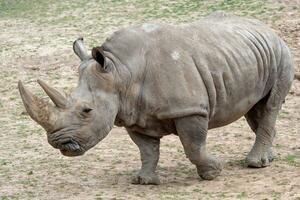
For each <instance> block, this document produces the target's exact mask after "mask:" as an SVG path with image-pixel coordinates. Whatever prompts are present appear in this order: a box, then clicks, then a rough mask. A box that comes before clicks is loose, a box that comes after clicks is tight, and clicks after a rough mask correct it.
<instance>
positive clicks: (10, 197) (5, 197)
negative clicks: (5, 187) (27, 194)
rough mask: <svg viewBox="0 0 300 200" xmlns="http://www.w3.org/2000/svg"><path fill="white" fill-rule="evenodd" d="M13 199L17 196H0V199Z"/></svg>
mask: <svg viewBox="0 0 300 200" xmlns="http://www.w3.org/2000/svg"><path fill="white" fill-rule="evenodd" d="M13 199H18V198H17V197H15V196H11V195H9V196H0V200H13Z"/></svg>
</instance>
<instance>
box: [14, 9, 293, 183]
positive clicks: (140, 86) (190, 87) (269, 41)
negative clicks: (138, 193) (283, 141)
mask: <svg viewBox="0 0 300 200" xmlns="http://www.w3.org/2000/svg"><path fill="white" fill-rule="evenodd" d="M73 50H74V52H75V54H76V55H77V56H78V57H79V58H80V60H81V63H80V66H79V82H78V86H77V87H76V88H75V89H74V91H73V92H72V93H71V94H70V95H68V97H66V96H65V95H63V94H61V93H60V92H59V91H58V90H56V89H54V88H52V87H50V86H49V85H47V84H46V83H45V82H43V81H41V80H38V83H39V84H40V86H41V87H42V88H43V89H44V91H45V92H46V93H47V95H48V96H49V97H50V99H51V100H52V101H53V103H54V104H51V103H49V102H47V101H45V100H43V99H41V98H39V97H37V96H35V95H34V94H32V93H31V92H30V91H29V90H27V89H26V88H25V87H24V85H23V84H22V82H21V81H19V84H18V87H19V91H20V94H21V97H22V100H23V104H24V106H25V108H26V110H27V112H28V114H29V115H30V117H31V118H32V119H33V120H35V121H36V122H37V123H38V124H40V125H41V126H42V127H43V128H44V129H45V130H46V132H47V138H48V142H49V143H50V144H51V145H52V146H53V147H54V148H57V149H59V150H60V151H61V153H62V154H63V155H65V156H79V155H83V154H84V153H85V152H86V151H87V150H89V149H90V148H92V147H93V146H95V145H96V144H97V143H98V142H99V141H101V140H102V139H103V138H104V137H106V136H107V134H108V133H109V132H110V130H111V129H112V128H113V126H114V125H116V126H122V127H125V128H126V130H127V132H128V134H129V136H130V137H131V139H132V140H133V142H134V143H135V144H136V145H137V146H138V148H139V150H140V155H141V161H142V166H141V169H140V171H139V172H138V173H137V174H136V175H134V177H133V179H132V183H134V184H159V183H160V181H159V178H158V176H157V174H156V172H155V169H156V166H157V163H158V160H159V144H160V138H162V137H163V136H165V135H168V134H175V135H177V136H179V139H180V141H181V143H182V145H183V148H184V151H185V154H186V156H187V158H188V159H189V160H190V161H191V162H192V163H193V164H194V165H196V168H197V172H198V175H199V176H200V177H201V178H202V179H205V180H211V179H213V178H215V177H216V176H218V175H220V173H221V169H222V164H221V162H220V161H218V160H217V159H216V158H215V157H213V156H211V155H210V154H209V153H208V152H207V151H206V147H205V146H206V136H207V132H208V130H209V129H213V128H217V127H221V126H225V125H227V124H229V123H232V122H234V121H236V120H238V119H239V118H241V117H242V116H245V118H246V121H247V122H248V124H249V126H250V127H251V129H252V130H253V132H254V133H255V134H256V139H255V142H254V145H253V147H252V149H251V151H250V153H249V154H248V155H247V157H246V163H247V166H249V167H257V168H260V167H265V166H268V165H269V164H270V162H271V161H272V160H273V154H272V150H271V147H272V141H273V139H274V136H275V121H276V118H277V115H278V112H279V110H280V109H281V105H282V103H283V102H284V100H285V97H286V95H287V94H288V91H289V89H290V86H291V83H292V80H293V76H294V75H293V73H294V70H293V63H292V58H291V54H290V51H289V49H288V47H287V45H286V44H285V43H284V41H283V40H282V39H281V38H280V37H279V36H277V35H276V34H275V33H274V32H273V31H272V30H271V29H270V28H268V27H267V26H266V25H264V24H263V23H261V22H260V21H258V20H255V19H245V18H243V17H238V16H234V15H231V14H226V13H222V12H217V13H213V14H211V15H208V16H206V17H204V18H202V19H200V20H198V21H195V22H192V23H188V24H181V25H169V24H165V23H156V22H149V23H144V24H141V25H136V26H130V27H127V28H123V29H121V30H118V31H116V32H115V33H113V34H112V35H111V36H110V37H108V38H107V39H106V41H105V42H104V43H103V44H102V45H101V46H98V47H94V48H92V50H91V53H88V51H87V49H86V48H85V46H84V43H83V39H82V38H79V39H77V40H76V41H75V42H74V43H73Z"/></svg>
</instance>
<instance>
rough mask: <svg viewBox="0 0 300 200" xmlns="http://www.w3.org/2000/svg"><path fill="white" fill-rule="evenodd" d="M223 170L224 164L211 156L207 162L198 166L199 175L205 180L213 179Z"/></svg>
mask: <svg viewBox="0 0 300 200" xmlns="http://www.w3.org/2000/svg"><path fill="white" fill-rule="evenodd" d="M221 171H222V164H221V163H220V162H219V161H218V160H216V159H215V158H212V157H211V158H210V159H209V160H207V162H206V163H205V164H201V165H198V166H197V172H198V174H199V176H200V177H201V178H202V179H204V180H212V179H214V178H216V177H217V176H219V175H220V174H221Z"/></svg>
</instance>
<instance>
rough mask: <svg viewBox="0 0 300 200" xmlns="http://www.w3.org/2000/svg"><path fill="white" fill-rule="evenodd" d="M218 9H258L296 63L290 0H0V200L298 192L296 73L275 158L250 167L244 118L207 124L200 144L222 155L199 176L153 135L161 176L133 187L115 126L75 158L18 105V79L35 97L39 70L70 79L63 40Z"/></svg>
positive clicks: (130, 149) (55, 80)
mask: <svg viewBox="0 0 300 200" xmlns="http://www.w3.org/2000/svg"><path fill="white" fill-rule="evenodd" d="M214 10H225V11H228V12H232V13H236V14H239V15H246V16H251V17H255V18H258V19H260V20H262V21H264V22H266V23H268V24H269V25H270V26H272V27H273V28H274V30H275V31H277V32H278V34H279V35H281V36H282V37H283V38H284V40H285V41H286V42H287V43H288V45H289V46H290V48H291V51H292V53H293V55H294V62H295V71H296V72H297V73H299V72H300V1H298V0H285V1H280V0H272V1H258V0H249V1H243V0H226V1H221V0H212V1H209V0H204V1H193V0H178V1H172V0H166V1H163V0H158V1H155V2H154V3H153V1H150V0H146V1H141V0H132V1H129V0H121V1H116V0H103V1H97V0H93V1H88V0H82V1H79V0H78V1H76V0H68V1H61V2H60V1H52V0H50V1H45V0H41V1H36V0H33V1H29V0H20V1H14V0H0V29H1V32H0V70H1V72H0V85H1V87H0V200H8V199H21V200H23V199H49V200H50V199H51V200H52V199H97V200H99V199H124V200H125V199H261V200H262V199H284V200H286V199H287V200H288V199H293V200H300V81H298V80H295V81H294V83H293V86H292V88H291V91H290V94H289V95H288V96H287V98H286V103H285V104H284V105H283V108H282V111H281V112H280V114H279V117H278V121H277V132H278V133H277V136H276V139H275V141H274V151H275V153H276V159H275V161H274V162H273V163H272V165H271V166H270V167H266V168H262V169H250V168H246V167H245V166H244V158H245V156H246V155H247V153H248V151H249V150H250V148H251V146H252V144H253V142H254V134H253V133H252V132H251V130H250V128H249V127H248V125H247V123H246V121H245V119H244V118H241V119H240V120H238V121H237V122H234V123H232V124H231V125H228V126H226V127H222V128H218V129H214V130H211V131H209V136H208V150H209V151H210V152H212V153H213V154H214V155H216V156H218V157H219V158H220V159H221V160H222V161H223V163H224V170H223V172H222V174H221V176H219V177H218V178H216V179H215V180H212V181H203V180H200V178H199V177H198V176H197V172H196V169H195V167H194V166H193V165H192V164H191V163H190V162H189V161H188V159H187V158H186V157H185V155H184V152H183V149H182V146H181V144H180V141H179V139H178V138H177V137H176V136H173V135H170V136H167V137H164V138H163V139H162V142H161V156H160V161H159V164H158V169H157V172H158V174H159V176H160V179H161V182H162V184H161V185H159V186H139V185H132V184H130V177H131V175H132V174H133V173H135V172H136V170H137V169H138V168H139V167H140V157H139V151H138V149H137V147H136V146H135V144H133V142H132V141H131V140H130V138H129V136H128V135H127V133H126V131H125V130H124V129H123V128H114V129H113V130H112V131H111V133H110V134H109V135H108V137H107V138H105V139H104V140H103V141H102V142H101V143H99V144H98V145H97V146H96V147H94V148H93V149H91V150H90V151H88V152H87V153H86V154H85V155H84V156H82V157H76V158H68V157H64V156H62V155H61V154H60V153H59V152H58V151H57V150H55V149H53V148H52V147H51V146H50V145H49V144H48V143H47V140H46V135H45V133H44V130H43V129H42V128H40V127H39V126H38V125H37V124H36V123H35V122H33V121H32V120H31V119H30V118H29V116H28V115H27V114H26V112H25V111H24V107H23V105H22V103H21V100H20V97H19V93H18V91H17V81H18V80H22V81H24V82H25V84H26V85H27V86H28V87H30V89H31V90H32V91H33V92H35V93H36V94H38V95H40V96H45V94H44V93H42V91H41V89H40V88H39V87H38V85H37V83H36V79H37V78H39V79H42V80H44V81H46V82H47V83H50V84H51V85H54V86H56V87H57V88H59V89H61V90H65V91H68V92H69V91H70V90H71V88H72V87H74V86H75V85H76V82H77V80H78V76H77V67H78V64H79V60H78V58H77V57H76V56H75V55H74V54H73V52H72V42H73V41H74V40H75V39H76V38H77V37H79V36H84V38H85V41H86V43H87V45H88V46H89V48H91V47H92V46H95V45H100V44H101V43H102V42H103V41H104V39H105V38H106V37H108V36H109V35H110V34H111V33H112V32H113V31H116V30H118V29H119V28H121V27H124V26H127V25H130V24H137V23H141V22H144V21H149V20H150V21H151V20H163V21H166V22H169V23H180V22H186V21H192V20H195V19H197V18H200V17H201V16H203V15H206V14H207V13H210V12H212V11H214Z"/></svg>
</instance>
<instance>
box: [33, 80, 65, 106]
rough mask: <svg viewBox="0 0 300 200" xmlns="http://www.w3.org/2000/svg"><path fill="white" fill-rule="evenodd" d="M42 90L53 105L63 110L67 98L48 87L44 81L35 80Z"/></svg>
mask: <svg viewBox="0 0 300 200" xmlns="http://www.w3.org/2000/svg"><path fill="white" fill-rule="evenodd" d="M37 82H38V83H39V84H40V86H41V87H42V88H43V90H44V91H45V92H46V93H47V95H48V96H49V97H50V99H51V100H52V101H53V103H54V104H55V105H56V106H57V107H59V108H65V107H66V105H67V98H66V97H65V96H64V95H62V94H61V93H60V92H59V91H58V90H56V89H54V88H52V87H50V86H48V85H47V84H46V83H45V82H44V81H41V80H37Z"/></svg>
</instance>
